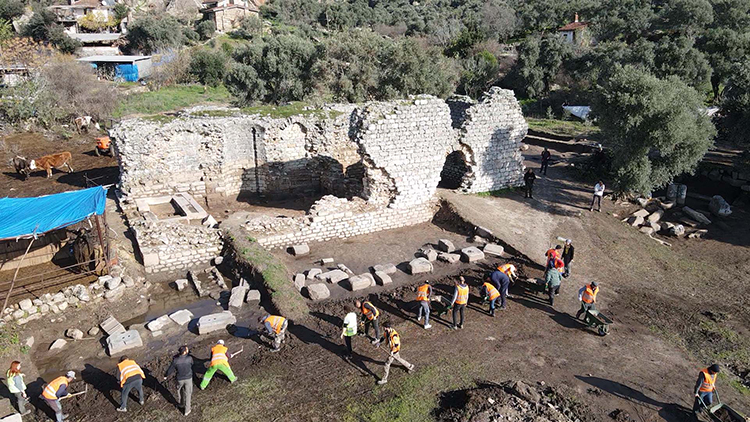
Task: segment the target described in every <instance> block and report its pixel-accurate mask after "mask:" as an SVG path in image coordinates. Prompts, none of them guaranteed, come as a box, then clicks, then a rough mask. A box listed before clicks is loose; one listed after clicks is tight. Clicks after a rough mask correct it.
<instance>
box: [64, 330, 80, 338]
mask: <svg viewBox="0 0 750 422" xmlns="http://www.w3.org/2000/svg"><path fill="white" fill-rule="evenodd" d="M65 337H68V338H72V339H73V340H80V339H82V338H83V331H81V330H79V329H78V328H68V329H67V330H65Z"/></svg>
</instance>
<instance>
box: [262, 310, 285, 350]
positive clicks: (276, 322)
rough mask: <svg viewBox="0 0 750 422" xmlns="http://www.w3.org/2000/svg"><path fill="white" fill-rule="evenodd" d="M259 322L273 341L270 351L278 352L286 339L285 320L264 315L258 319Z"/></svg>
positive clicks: (276, 316)
mask: <svg viewBox="0 0 750 422" xmlns="http://www.w3.org/2000/svg"><path fill="white" fill-rule="evenodd" d="M259 321H260V323H261V324H263V326H265V328H266V333H267V334H268V336H269V337H271V338H272V339H273V349H271V351H272V352H278V351H279V350H281V343H283V342H284V337H286V328H287V325H288V321H287V319H286V318H284V317H282V316H278V315H271V314H266V316H262V317H260V319H259Z"/></svg>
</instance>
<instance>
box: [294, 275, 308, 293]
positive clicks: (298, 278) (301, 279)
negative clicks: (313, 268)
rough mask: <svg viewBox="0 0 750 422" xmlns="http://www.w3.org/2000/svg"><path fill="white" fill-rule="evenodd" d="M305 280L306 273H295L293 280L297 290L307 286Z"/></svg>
mask: <svg viewBox="0 0 750 422" xmlns="http://www.w3.org/2000/svg"><path fill="white" fill-rule="evenodd" d="M305 280H307V277H305V275H304V274H302V273H299V274H295V275H294V280H293V283H294V287H296V288H297V290H301V289H302V288H303V287H305Z"/></svg>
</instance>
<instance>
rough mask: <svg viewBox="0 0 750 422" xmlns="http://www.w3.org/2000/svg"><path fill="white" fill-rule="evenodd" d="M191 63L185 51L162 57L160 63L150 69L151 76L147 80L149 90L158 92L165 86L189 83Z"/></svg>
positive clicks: (187, 51) (187, 52)
mask: <svg viewBox="0 0 750 422" xmlns="http://www.w3.org/2000/svg"><path fill="white" fill-rule="evenodd" d="M191 61H192V57H191V56H190V52H189V50H187V49H183V50H181V51H179V52H176V53H173V54H171V55H165V56H162V60H161V62H160V63H155V64H154V66H153V67H152V68H151V76H149V78H148V85H149V89H152V90H158V89H160V88H163V87H166V86H171V85H175V84H181V83H189V82H191V79H192V75H191V74H190V63H191Z"/></svg>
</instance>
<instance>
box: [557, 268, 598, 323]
mask: <svg viewBox="0 0 750 422" xmlns="http://www.w3.org/2000/svg"><path fill="white" fill-rule="evenodd" d="M564 266H565V265H564V264H563V267H564ZM597 293H599V286H598V285H597V284H596V281H592V282H591V283H589V284H587V285H585V286H583V287H581V289H580V290H578V300H580V301H581V309H579V310H578V313H577V314H576V319H578V318H580V317H581V314H583V315H586V312H587V311H590V310H596V295H597Z"/></svg>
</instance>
